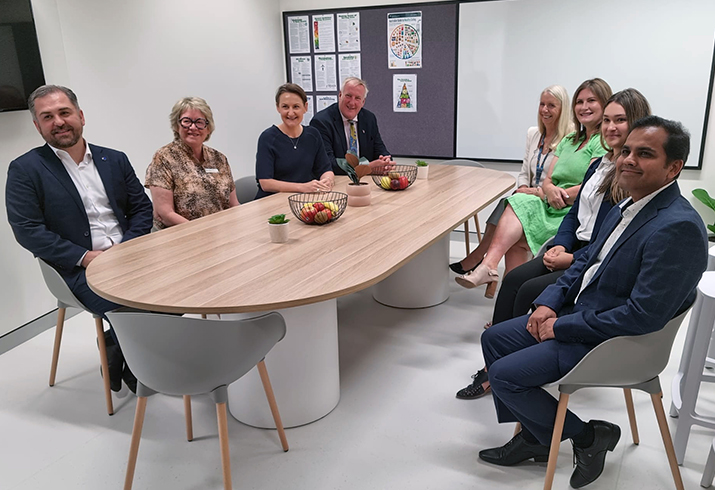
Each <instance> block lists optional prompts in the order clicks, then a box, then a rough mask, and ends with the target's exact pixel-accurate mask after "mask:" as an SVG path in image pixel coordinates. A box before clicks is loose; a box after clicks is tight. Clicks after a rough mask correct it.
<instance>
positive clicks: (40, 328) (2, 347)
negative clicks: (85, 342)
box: [0, 308, 82, 355]
mask: <svg viewBox="0 0 715 490" xmlns="http://www.w3.org/2000/svg"><path fill="white" fill-rule="evenodd" d="M81 312H82V310H80V309H77V308H69V309H68V310H67V313H66V316H65V321H67V320H69V319H70V318H72V317H73V316H75V315H77V314H78V313H81ZM55 325H57V308H55V309H54V310H52V311H48V312H47V313H45V314H44V315H42V316H41V317H39V318H35V319H34V320H32V321H31V322H28V323H26V324H24V325H20V326H19V327H17V328H16V329H15V330H11V331H9V332H8V333H6V334H5V335H3V336H1V337H0V355H3V354H4V353H6V352H7V351H9V350H10V349H14V348H15V347H17V346H18V345H20V344H22V343H24V342H27V341H28V340H30V339H32V338H34V337H36V336H37V335H40V334H41V333H42V332H44V331H45V330H49V329H50V328H52V327H54V326H55Z"/></svg>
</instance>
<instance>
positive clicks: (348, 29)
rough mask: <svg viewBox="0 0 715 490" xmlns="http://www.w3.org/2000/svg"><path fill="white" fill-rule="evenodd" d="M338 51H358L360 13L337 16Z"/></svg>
mask: <svg viewBox="0 0 715 490" xmlns="http://www.w3.org/2000/svg"><path fill="white" fill-rule="evenodd" d="M338 51H340V52H343V51H360V12H352V13H348V14H338Z"/></svg>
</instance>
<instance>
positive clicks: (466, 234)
mask: <svg viewBox="0 0 715 490" xmlns="http://www.w3.org/2000/svg"><path fill="white" fill-rule="evenodd" d="M440 164H443V165H464V166H470V167H479V168H484V165H483V164H481V163H479V162H475V161H473V160H460V159H457V160H445V161H443V162H440ZM474 226H476V227H477V241H478V242H479V243H482V229H481V227H480V226H479V213H474ZM464 246H465V248H466V249H467V255H469V252H471V250H470V247H469V218H467V221H465V222H464ZM465 257H466V256H465Z"/></svg>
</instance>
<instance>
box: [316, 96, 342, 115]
mask: <svg viewBox="0 0 715 490" xmlns="http://www.w3.org/2000/svg"><path fill="white" fill-rule="evenodd" d="M337 101H338V96H337V95H316V96H315V112H316V113H318V112H320V111H322V110H323V109H327V108H328V107H330V106H331V105H333V104H335V103H336V102H337Z"/></svg>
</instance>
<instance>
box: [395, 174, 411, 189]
mask: <svg viewBox="0 0 715 490" xmlns="http://www.w3.org/2000/svg"><path fill="white" fill-rule="evenodd" d="M397 180H399V181H400V189H407V187H408V186H409V185H410V179H408V178H407V176H406V175H401V176H400V178H399V179H397Z"/></svg>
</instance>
